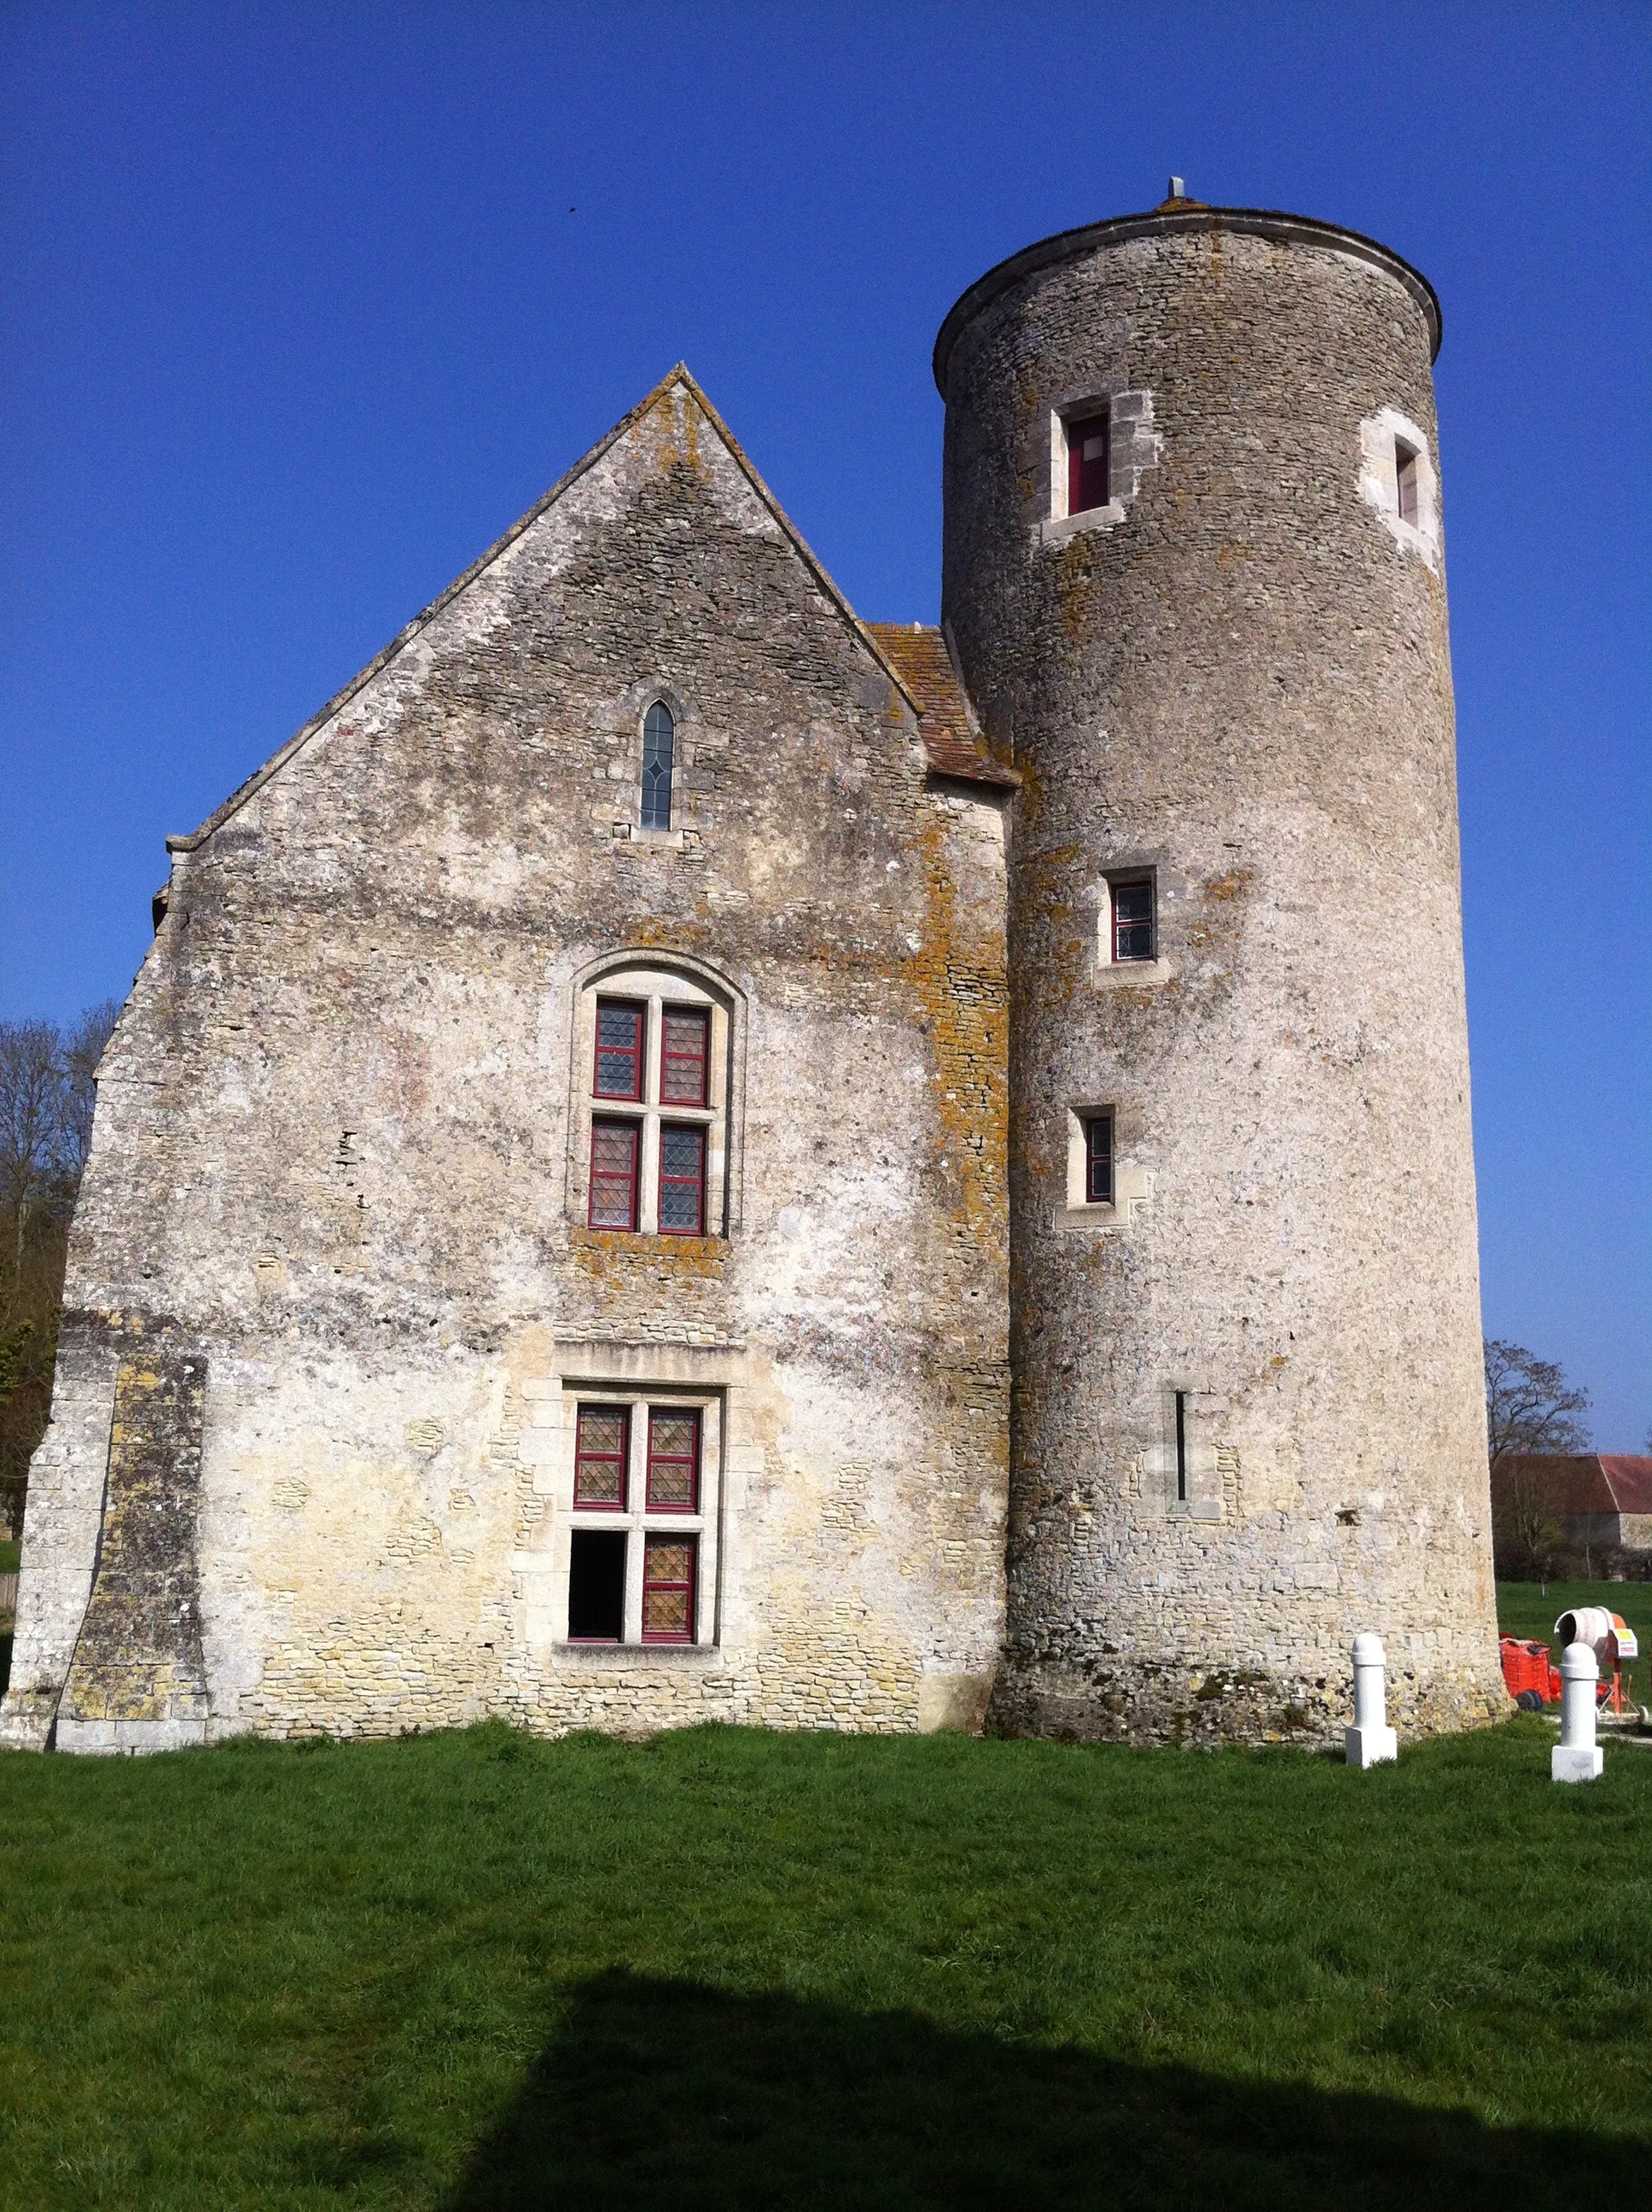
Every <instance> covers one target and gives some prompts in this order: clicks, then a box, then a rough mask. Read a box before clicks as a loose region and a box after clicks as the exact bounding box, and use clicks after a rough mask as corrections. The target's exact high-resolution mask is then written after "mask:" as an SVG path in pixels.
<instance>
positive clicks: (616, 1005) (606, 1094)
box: [592, 999, 647, 1098]
mask: <svg viewBox="0 0 1652 2212" xmlns="http://www.w3.org/2000/svg"><path fill="white" fill-rule="evenodd" d="M646 1019H647V1014H646V1012H645V1010H644V1009H643V1008H642V1007H641V1006H631V1005H629V1004H627V1003H623V1002H622V1001H620V1000H614V999H598V1001H597V1072H596V1077H595V1079H594V1082H593V1084H592V1088H593V1089H594V1091H596V1094H597V1096H598V1098H641V1096H642V1036H643V1024H644V1022H645V1021H646Z"/></svg>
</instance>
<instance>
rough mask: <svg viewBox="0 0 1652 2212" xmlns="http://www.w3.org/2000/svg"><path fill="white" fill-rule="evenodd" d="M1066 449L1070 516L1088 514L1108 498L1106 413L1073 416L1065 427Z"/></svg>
mask: <svg viewBox="0 0 1652 2212" xmlns="http://www.w3.org/2000/svg"><path fill="white" fill-rule="evenodd" d="M1062 428H1063V431H1064V433H1065V435H1066V448H1067V513H1069V514H1085V513H1089V512H1090V509H1091V508H1092V507H1105V506H1106V505H1107V503H1108V496H1109V485H1108V440H1109V435H1110V431H1109V424H1108V414H1107V410H1106V409H1105V408H1103V409H1102V410H1101V411H1100V412H1099V413H1096V414H1088V415H1081V416H1072V417H1070V418H1068V419H1067V420H1066V421H1065V422H1063V424H1062Z"/></svg>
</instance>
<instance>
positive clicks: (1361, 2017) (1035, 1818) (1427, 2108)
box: [0, 1720, 1652, 2212]
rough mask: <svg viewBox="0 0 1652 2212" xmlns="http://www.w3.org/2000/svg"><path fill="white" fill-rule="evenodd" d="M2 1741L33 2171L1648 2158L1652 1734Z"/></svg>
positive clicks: (673, 2200)
mask: <svg viewBox="0 0 1652 2212" xmlns="http://www.w3.org/2000/svg"><path fill="white" fill-rule="evenodd" d="M1552 1741H1553V1735H1552V1729H1550V1728H1549V1727H1548V1726H1547V1725H1546V1723H1543V1722H1542V1721H1540V1720H1529V1721H1527V1720H1518V1721H1515V1722H1514V1723H1510V1724H1509V1726H1507V1727H1505V1728H1503V1729H1496V1730H1491V1731H1488V1732H1486V1733H1484V1734H1480V1735H1473V1736H1468V1737H1461V1738H1457V1739H1455V1740H1448V1741H1437V1742H1434V1743H1430V1744H1425V1745H1420V1746H1418V1747H1406V1751H1405V1753H1404V1754H1403V1756H1402V1758H1401V1759H1400V1764H1399V1765H1398V1766H1396V1767H1394V1768H1389V1769H1381V1770H1378V1771H1375V1772H1372V1773H1370V1774H1359V1773H1357V1772H1352V1771H1349V1770H1348V1769H1346V1768H1345V1767H1344V1766H1342V1765H1340V1764H1339V1763H1338V1762H1336V1761H1334V1760H1332V1759H1323V1758H1315V1757H1314V1756H1312V1755H1309V1754H1308V1753H1298V1752H1290V1751H1283V1750H1281V1751H1278V1752H1267V1753H1242V1752H1223V1753H1216V1754H1200V1753H1165V1752H1157V1753H1155V1752H1145V1753H1144V1752H1130V1751H1125V1750H1117V1749H1086V1748H1078V1747H1066V1746H1061V1745H1055V1744H1040V1743H996V1742H975V1741H969V1740H966V1739H963V1738H959V1737H948V1736H932V1737H925V1738H909V1739H899V1740H876V1739H870V1738H860V1739H850V1738H837V1737H826V1736H793V1735H762V1734H760V1733H757V1732H755V1731H753V1732H746V1731H741V1730H733V1729H702V1730H695V1731H689V1732H686V1733H683V1734H677V1735H663V1736H660V1737H659V1738H657V1739H656V1740H655V1741H653V1742H652V1743H650V1744H647V1745H642V1746H628V1745H623V1744H619V1743H616V1742H612V1741H604V1740H603V1739H600V1738H596V1737H574V1738H570V1739H569V1740H568V1741H565V1742H562V1743H559V1744H539V1743H533V1742H530V1741H527V1740H526V1739H524V1738H521V1737H519V1736H515V1735H512V1734H511V1733H510V1732H509V1731H508V1730H507V1729H504V1728H502V1727H501V1726H500V1725H498V1724H496V1723H494V1724H489V1726H487V1727H485V1728H483V1729H475V1730H472V1731H470V1732H469V1733H467V1734H464V1735H447V1736H432V1737H426V1738H423V1739H416V1740H410V1741H406V1742H402V1743H394V1744H384V1745H361V1746H355V1747H349V1748H342V1749H341V1748H337V1747H301V1746H278V1745H258V1744H252V1743H243V1744H234V1745H226V1746H223V1747H220V1748H218V1749H216V1750H214V1751H210V1752H198V1753H182V1754H176V1755H173V1756H169V1757H165V1758H154V1759H139V1760H112V1759H52V1758H37V1757H32V1756H27V1755H24V1754H18V1753H14V1754H10V1755H9V1756H3V1757H0V1838H3V1842H0V1871H3V1883H4V1888H3V1894H4V1898H5V1901H6V1923H7V1924H6V1935H5V1946H4V1954H3V1955H4V1960H5V1965H4V1969H3V1972H4V1986H3V1990H0V2115H3V2117H0V2126H3V2130H4V2148H3V2151H0V2203H4V2204H5V2205H7V2206H12V2205H15V2206H19V2207H21V2206H28V2207H30V2208H45V2207H48V2206H74V2207H77V2208H84V2207H120V2208H122V2212H126V2208H140V2207H156V2206H166V2207H177V2208H180V2212H181V2208H189V2212H200V2208H209V2207H234V2208H241V2207H254V2208H276V2207H280V2208H282V2212H288V2208H292V2212H296V2208H300V2207H319V2206H337V2205H350V2206H385V2207H390V2206H395V2207H398V2208H401V2207H433V2208H441V2212H518V2208H526V2207H530V2206H531V2207H542V2206H543V2207H556V2208H563V2207H567V2208H574V2207H576V2206H577V2207H586V2206H596V2207H601V2208H622V2207H625V2208H630V2207H636V2208H641V2207H644V2206H647V2207H649V2208H651V2212H653V2208H659V2212H665V2208H676V2207H688V2208H699V2207H707V2208H709V2207H712V2206H717V2207H719V2208H725V2207H738V2208H744V2207H757V2206H793V2205H796V2206H823V2207H825V2206H834V2207H835V2206H850V2207H863V2206H864V2207H868V2208H878V2212H882V2208H885V2207H888V2208H894V2207H904V2206H949V2207H950V2206H963V2207H972V2208H973V2207H981V2208H988V2207H992V2208H999V2207H1004V2208H1010V2207H1014V2208H1017V2212H1020V2209H1021V2208H1030V2209H1031V2212H1055V2208H1057V2207H1063V2208H1065V2207H1069V2206H1075V2205H1076V2206H1088V2205H1095V2206H1111V2205H1119V2206H1132V2207H1134V2206H1141V2207H1147V2208H1156V2207H1158V2206H1171V2207H1179V2206H1187V2207H1193V2206H1195V2205H1197V2206H1200V2207H1218V2208H1222V2209H1223V2212H1225V2208H1228V2207H1240V2208H1248V2207H1255V2208H1258V2212H1263V2208H1266V2212H1280V2208H1281V2207H1285V2206H1297V2205H1309V2206H1321V2205H1322V2206H1324V2207H1327V2208H1330V2207H1333V2206H1334V2207H1336V2208H1337V2212H1376V2208H1389V2207H1392V2208H1394V2212H1400V2208H1404V2212H1412V2208H1416V2207H1418V2206H1432V2205H1439V2206H1442V2207H1443V2206H1450V2207H1452V2208H1453V2212H1462V2208H1473V2212H1481V2208H1484V2212H1493V2208H1495V2212H1509V2208H1510V2207H1516V2206H1519V2207H1524V2206H1541V2205H1549V2204H1553V2205H1555V2206H1557V2207H1559V2206H1564V2207H1566V2208H1567V2212H1576V2206H1578V2205H1579V2204H1582V2203H1590V2202H1594V2201H1600V2202H1602V2203H1605V2202H1608V2201H1613V2200H1619V2199H1621V2201H1624V2202H1625V2203H1627V2202H1631V2201H1637V2198H1638V2196H1639V2194H1640V2193H1643V2190H1644V2185H1645V2177H1646V2174H1647V2172H1648V2171H1649V2166H1648V2160H1649V2157H1652V1934H1649V1929H1652V1910H1649V1908H1652V1891H1649V1886H1648V1883H1647V1880H1646V1864H1647V1848H1648V1838H1649V1833H1652V1752H1643V1751H1637V1750H1631V1749H1628V1748H1624V1749H1617V1750H1613V1751H1609V1752H1608V1755H1607V1756H1608V1764H1607V1770H1606V1777H1605V1778H1604V1780H1603V1781H1601V1782H1600V1783H1599V1784H1594V1785H1592V1786H1589V1787H1587V1788H1582V1789H1570V1790H1565V1789H1557V1788H1555V1787H1553V1786H1552V1784H1551V1783H1550V1782H1549V1779H1548V1754H1549V1747H1550V1745H1551V1743H1552Z"/></svg>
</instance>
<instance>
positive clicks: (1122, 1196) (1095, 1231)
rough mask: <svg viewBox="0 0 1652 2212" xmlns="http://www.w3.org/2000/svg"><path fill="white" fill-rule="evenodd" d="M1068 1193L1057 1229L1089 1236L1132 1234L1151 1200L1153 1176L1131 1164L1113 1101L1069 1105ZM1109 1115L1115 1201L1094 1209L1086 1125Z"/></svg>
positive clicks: (1056, 1220) (1056, 1216)
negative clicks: (1089, 1194)
mask: <svg viewBox="0 0 1652 2212" xmlns="http://www.w3.org/2000/svg"><path fill="white" fill-rule="evenodd" d="M1066 1114H1067V1144H1066V1190H1065V1193H1064V1199H1065V1202H1064V1203H1063V1204H1062V1205H1060V1206H1057V1207H1056V1209H1055V1213H1054V1227H1055V1228H1056V1229H1057V1230H1058V1231H1060V1232H1061V1233H1062V1234H1064V1235H1065V1234H1066V1233H1067V1232H1068V1231H1078V1232H1080V1233H1086V1234H1089V1235H1090V1236H1096V1235H1102V1236H1107V1235H1110V1234H1116V1233H1117V1231H1120V1230H1121V1229H1129V1228H1133V1226H1134V1225H1135V1224H1136V1223H1137V1221H1139V1219H1140V1218H1141V1215H1142V1212H1143V1210H1144V1209H1145V1207H1146V1206H1151V1203H1152V1199H1153V1176H1152V1170H1151V1169H1149V1168H1144V1167H1142V1166H1141V1165H1140V1164H1139V1163H1138V1162H1137V1161H1135V1160H1133V1159H1130V1158H1127V1156H1126V1154H1125V1153H1124V1152H1122V1151H1121V1148H1120V1142H1119V1134H1120V1115H1119V1111H1118V1104H1117V1101H1116V1100H1114V1099H1111V1098H1073V1099H1070V1100H1069V1101H1068V1102H1067V1109H1066ZM1102 1115H1107V1116H1108V1118H1109V1119H1110V1120H1111V1121H1112V1123H1113V1197H1112V1200H1111V1202H1110V1203H1108V1204H1096V1205H1092V1204H1091V1203H1090V1201H1089V1200H1087V1199H1086V1198H1085V1196H1084V1191H1085V1188H1086V1182H1087V1171H1088V1167H1089V1152H1088V1146H1087V1145H1086V1142H1085V1137H1084V1124H1085V1123H1086V1122H1087V1121H1096V1120H1099V1119H1100V1118H1101V1117H1102Z"/></svg>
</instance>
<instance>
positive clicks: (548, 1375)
mask: <svg viewBox="0 0 1652 2212" xmlns="http://www.w3.org/2000/svg"><path fill="white" fill-rule="evenodd" d="M754 1389H755V1383H754V1376H753V1374H752V1371H751V1361H750V1356H749V1354H748V1353H747V1352H745V1351H744V1349H742V1348H739V1347H738V1346H713V1345H709V1344H695V1343H687V1342H676V1341H671V1342H667V1341H653V1340H651V1341H648V1342H633V1341H623V1340H615V1341H609V1340H604V1339H593V1338H589V1337H580V1338H578V1339H574V1338H568V1339H564V1340H559V1341H558V1342H557V1343H556V1346H555V1347H554V1349H553V1351H552V1352H551V1353H550V1357H549V1358H548V1359H547V1360H546V1361H545V1363H544V1367H543V1368H542V1369H541V1371H540V1372H539V1373H538V1375H537V1376H536V1375H530V1376H525V1377H524V1379H523V1382H522V1384H521V1394H522V1401H523V1406H524V1409H525V1419H524V1421H523V1425H522V1433H521V1441H520V1443H519V1446H518V1451H519V1458H520V1461H521V1464H522V1469H523V1473H524V1474H525V1476H526V1477H527V1479H528V1480H529V1483H530V1484H531V1493H532V1499H533V1505H534V1510H533V1511H532V1513H531V1515H530V1516H529V1518H530V1528H529V1529H528V1530H526V1531H525V1533H524V1536H523V1537H522V1538H521V1539H519V1542H520V1544H521V1548H520V1549H519V1550H517V1551H515V1552H513V1553H512V1555H511V1573H512V1579H513V1585H514V1601H515V1603H516V1605H517V1606H518V1607H520V1609H521V1610H520V1613H519V1624H520V1625H519V1634H520V1637H521V1639H522V1642H523V1643H524V1644H525V1646H526V1647H527V1648H528V1649H529V1650H535V1651H538V1652H539V1653H540V1654H542V1655H543V1656H544V1660H545V1661H546V1662H548V1663H549V1664H550V1666H551V1667H553V1668H554V1669H555V1670H556V1673H557V1674H577V1675H580V1676H585V1675H591V1674H604V1673H619V1674H635V1673H639V1672H641V1673H647V1674H657V1673H659V1671H660V1670H662V1669H669V1670H673V1671H677V1670H681V1669H683V1668H687V1669H689V1671H690V1672H695V1671H700V1670H703V1669H706V1668H711V1669H714V1670H715V1669H718V1668H721V1667H722V1666H723V1665H724V1664H725V1660H724V1652H723V1646H724V1643H725V1641H726V1638H727V1636H728V1635H729V1634H730V1632H731V1619H730V1605H729V1597H728V1577H729V1571H730V1565H729V1563H730V1554H731V1551H732V1545H731V1541H730V1539H729V1534H728V1531H729V1529H730V1528H731V1527H732V1526H734V1525H735V1524H736V1523H737V1522H738V1516H739V1515H740V1513H741V1510H742V1508H743V1506H744V1501H745V1498H746V1492H747V1486H748V1485H750V1483H751V1482H753V1481H754V1480H757V1479H759V1478H760V1477H761V1475H762V1469H763V1464H764V1455H763V1448H762V1444H761V1443H758V1442H757V1440H756V1434H755V1431H754V1419H753V1404H754ZM604 1397H612V1398H617V1399H621V1400H627V1401H632V1402H634V1403H635V1402H638V1401H641V1403H643V1404H645V1405H646V1404H647V1402H648V1401H650V1400H651V1399H652V1400H653V1402H654V1403H656V1404H659V1405H665V1404H669V1403H670V1402H671V1401H672V1400H674V1399H675V1400H676V1401H678V1402H679V1403H683V1404H688V1405H697V1406H700V1407H705V1406H707V1405H708V1404H709V1403H710V1402H711V1401H714V1400H715V1401H716V1404H717V1407H718V1413H719V1419H718V1423H717V1436H718V1439H719V1443H720V1454H719V1459H718V1462H717V1464H716V1466H715V1474H716V1477H717V1482H718V1488H717V1492H716V1499H717V1511H716V1513H715V1514H714V1516H712V1517H711V1527H712V1529H713V1532H714V1535H715V1538H716V1547H715V1551H714V1553H712V1554H711V1555H710V1565H711V1569H712V1572H711V1576H710V1578H709V1579H708V1573H707V1567H708V1554H707V1553H706V1552H705V1550H704V1547H703V1542H702V1549H701V1559H700V1563H699V1571H700V1588H699V1590H698V1592H697V1593H696V1595H697V1596H698V1598H699V1600H700V1601H701V1602H700V1607H699V1613H698V1619H697V1620H696V1623H695V1628H696V1632H697V1634H698V1636H699V1638H700V1641H699V1642H697V1643H695V1644H641V1643H637V1644H569V1643H568V1641H567V1640H566V1631H567V1626H568V1534H569V1532H570V1529H571V1525H572V1522H573V1499H574V1441H575V1430H574V1420H575V1418H576V1414H577V1409H578V1407H579V1405H580V1401H581V1400H583V1401H585V1402H586V1404H591V1403H593V1402H595V1401H598V1400H600V1399H602V1398H604ZM707 1449H708V1448H707V1445H706V1443H705V1441H704V1437H703V1436H702V1439H701V1455H702V1456H701V1498H700V1502H701V1507H702V1508H703V1507H705V1506H706V1505H707V1504H708V1503H709V1498H710V1493H708V1492H707V1490H706V1488H705V1486H704V1485H705V1480H706V1476H707V1474H708V1465H709V1462H708V1458H707V1456H706V1454H707ZM564 1499H565V1500H566V1504H567V1509H568V1510H566V1511H565V1512H564V1511H562V1510H548V1509H555V1508H556V1507H557V1506H558V1505H559V1503H560V1502H561V1501H562V1500H564ZM592 1517H593V1518H600V1519H601V1522H602V1525H603V1526H604V1527H609V1528H611V1527H613V1526H614V1525H615V1516H613V1515H611V1514H610V1515H606V1516H592ZM674 1518H676V1519H677V1520H678V1522H680V1519H681V1516H674ZM640 1588H641V1585H640V1584H639V1589H640Z"/></svg>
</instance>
